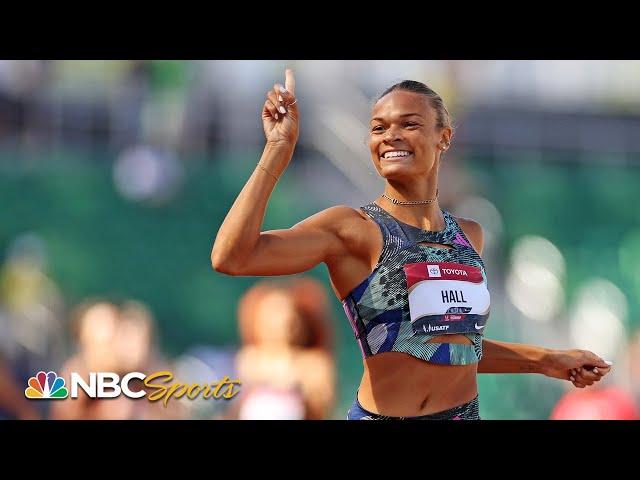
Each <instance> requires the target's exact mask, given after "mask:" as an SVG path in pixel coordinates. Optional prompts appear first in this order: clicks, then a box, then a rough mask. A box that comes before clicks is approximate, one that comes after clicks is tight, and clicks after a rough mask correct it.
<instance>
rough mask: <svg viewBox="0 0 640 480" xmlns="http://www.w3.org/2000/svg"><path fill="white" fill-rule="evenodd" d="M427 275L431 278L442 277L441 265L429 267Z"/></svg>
mask: <svg viewBox="0 0 640 480" xmlns="http://www.w3.org/2000/svg"><path fill="white" fill-rule="evenodd" d="M427 273H428V274H429V277H430V278H431V277H440V276H442V275H440V266H439V265H427Z"/></svg>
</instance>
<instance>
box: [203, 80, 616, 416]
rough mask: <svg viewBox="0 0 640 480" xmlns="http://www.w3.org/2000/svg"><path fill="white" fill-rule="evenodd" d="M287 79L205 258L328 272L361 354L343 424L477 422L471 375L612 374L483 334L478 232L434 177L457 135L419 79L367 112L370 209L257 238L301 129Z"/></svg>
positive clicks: (334, 211)
mask: <svg viewBox="0 0 640 480" xmlns="http://www.w3.org/2000/svg"><path fill="white" fill-rule="evenodd" d="M285 75H286V81H285V85H284V86H282V85H281V84H275V85H274V87H273V89H272V90H270V91H268V92H267V99H266V101H265V103H264V106H263V109H262V120H263V127H264V133H265V136H266V145H265V148H264V152H263V155H262V157H261V158H260V160H259V162H258V164H257V165H256V168H255V170H254V172H253V173H252V175H251V176H250V178H249V180H248V181H247V183H246V184H245V186H244V188H243V189H242V191H241V192H240V194H239V195H238V197H237V199H236V201H235V202H234V204H233V205H232V207H231V209H230V211H229V212H228V214H227V216H226V218H225V220H224V222H223V223H222V226H221V227H220V229H219V231H218V234H217V236H216V239H215V242H214V245H213V248H212V251H211V262H212V266H213V268H214V269H215V270H216V271H218V272H222V273H225V274H229V275H255V276H269V275H289V274H295V273H301V272H305V271H307V270H309V269H310V268H312V267H314V266H316V265H318V264H320V263H325V264H326V265H327V267H328V270H329V275H330V278H331V283H332V286H333V289H334V291H335V294H336V296H337V297H338V298H339V299H340V300H341V301H342V302H343V305H344V308H345V312H346V314H347V317H348V318H349V320H350V322H351V324H352V327H353V329H354V332H355V336H356V338H357V339H358V341H359V345H360V347H361V350H362V355H363V359H364V374H363V377H362V381H361V384H360V388H359V389H358V392H357V393H356V399H355V401H354V403H353V405H352V407H351V409H350V410H349V412H348V414H347V418H349V419H394V418H395V419H400V418H402V419H404V418H415V419H479V418H480V417H479V407H478V389H477V373H541V374H544V375H547V376H550V377H554V378H560V379H564V380H569V381H572V382H573V383H574V384H575V385H576V386H582V385H591V384H593V383H594V382H596V381H598V380H600V378H601V377H602V376H603V375H605V374H606V373H608V371H609V369H610V363H607V362H605V361H604V360H603V359H601V358H600V357H598V356H597V355H595V354H594V353H592V352H589V351H585V350H578V349H575V350H551V349H546V348H542V347H537V346H532V345H523V344H514V343H505V342H497V341H491V340H484V339H483V338H482V337H483V334H482V332H483V329H484V327H485V325H486V320H487V317H488V313H489V305H490V299H489V292H488V289H487V287H486V273H485V271H484V264H483V261H482V258H481V257H480V255H481V254H482V247H483V231H482V228H481V226H480V225H479V224H478V223H477V222H475V221H473V220H468V219H463V218H455V217H453V215H451V214H450V213H448V212H446V211H443V210H441V209H440V207H439V205H438V168H439V164H440V161H441V157H442V154H443V153H444V152H446V151H447V149H448V148H449V146H450V144H451V140H452V134H453V129H452V124H451V118H450V116H449V113H448V111H447V109H446V107H445V106H444V103H443V101H442V99H441V98H440V96H439V95H437V94H436V93H435V92H434V91H433V90H431V89H429V88H428V87H427V86H426V85H424V84H422V83H420V82H414V81H404V82H401V83H398V84H395V85H393V86H392V87H390V88H388V89H387V90H386V91H385V92H384V93H383V94H382V95H381V96H380V97H379V98H378V100H377V102H376V103H375V105H374V107H373V111H372V118H371V123H370V137H369V147H370V150H371V157H372V160H373V164H374V166H375V168H376V170H377V171H378V173H379V175H380V176H382V177H383V178H384V179H385V188H384V193H383V194H382V195H381V196H380V197H378V198H377V199H376V201H374V202H372V203H370V204H368V205H366V206H364V207H361V208H360V209H354V208H351V207H349V206H344V205H339V206H334V207H331V208H328V209H326V210H324V211H321V212H319V213H317V214H315V215H313V216H311V217H309V218H307V219H306V220H303V221H302V222H300V223H298V224H296V225H294V226H293V227H291V228H289V229H283V230H272V231H265V232H262V231H261V227H262V223H263V220H264V215H265V211H266V207H267V203H268V200H269V197H270V195H271V193H272V192H273V189H274V188H275V185H276V183H277V182H278V180H279V178H280V176H281V175H282V174H283V173H284V171H285V169H286V168H287V166H288V164H289V162H290V161H291V158H292V156H293V152H294V150H295V146H296V142H297V140H298V134H299V123H298V122H299V113H300V112H299V105H298V103H297V98H296V96H295V79H294V75H293V72H292V71H291V70H287V71H286V73H285ZM381 234H382V235H381ZM431 279H435V280H431ZM438 279H439V280H438ZM443 280H444V281H445V282H446V283H442V284H439V283H438V282H442V281H443ZM439 285H441V286H442V289H441V288H440V287H439ZM412 292H413V295H411V293H412ZM440 296H441V297H442V298H440ZM467 302H469V303H467ZM474 307H475V308H474ZM467 315H468V316H467ZM440 332H446V333H445V334H441V333H440ZM580 367H585V368H580ZM571 369H578V370H575V375H572V373H571Z"/></svg>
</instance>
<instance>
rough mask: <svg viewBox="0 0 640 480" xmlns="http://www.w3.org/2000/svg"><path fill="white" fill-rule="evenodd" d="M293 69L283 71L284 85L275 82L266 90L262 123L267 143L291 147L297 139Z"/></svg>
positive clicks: (296, 111) (296, 105)
mask: <svg viewBox="0 0 640 480" xmlns="http://www.w3.org/2000/svg"><path fill="white" fill-rule="evenodd" d="M295 89H296V80H295V78H294V76H293V70H291V69H289V68H288V69H286V71H285V86H284V87H283V86H282V85H281V84H279V83H276V84H275V85H274V86H273V89H272V90H269V91H268V92H267V100H266V101H265V102H264V108H263V109H262V125H263V127H264V134H265V136H266V137H267V144H269V145H272V146H277V147H289V148H291V149H293V148H294V147H295V145H296V142H297V141H298V104H297V103H296V97H295Z"/></svg>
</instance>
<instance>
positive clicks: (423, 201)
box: [382, 189, 438, 205]
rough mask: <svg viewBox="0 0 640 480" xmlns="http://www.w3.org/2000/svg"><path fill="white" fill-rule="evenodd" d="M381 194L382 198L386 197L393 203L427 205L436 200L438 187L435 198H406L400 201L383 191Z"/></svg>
mask: <svg viewBox="0 0 640 480" xmlns="http://www.w3.org/2000/svg"><path fill="white" fill-rule="evenodd" d="M382 196H383V197H384V198H386V199H387V200H389V201H390V202H391V203H393V204H394V205H429V204H431V203H433V202H435V201H436V200H438V189H436V198H432V199H430V200H406V201H402V200H398V199H396V198H391V197H389V196H387V195H386V194H384V193H383V194H382Z"/></svg>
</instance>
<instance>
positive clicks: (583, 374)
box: [542, 349, 611, 388]
mask: <svg viewBox="0 0 640 480" xmlns="http://www.w3.org/2000/svg"><path fill="white" fill-rule="evenodd" d="M610 370H611V363H610V362H606V361H605V360H603V359H602V358H600V357H599V356H598V355H596V354H595V353H592V352H590V351H588V350H577V349H575V350H554V351H552V352H551V353H550V354H549V355H548V357H547V361H546V362H545V366H544V367H543V370H542V373H543V374H544V375H546V376H547V377H553V378H560V379H562V380H569V381H570V382H572V383H573V385H574V386H576V387H577V388H584V387H587V386H589V385H593V384H594V383H595V382H598V381H600V379H601V378H602V377H604V376H605V375H606V374H607V373H609V371H610Z"/></svg>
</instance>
